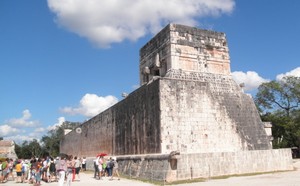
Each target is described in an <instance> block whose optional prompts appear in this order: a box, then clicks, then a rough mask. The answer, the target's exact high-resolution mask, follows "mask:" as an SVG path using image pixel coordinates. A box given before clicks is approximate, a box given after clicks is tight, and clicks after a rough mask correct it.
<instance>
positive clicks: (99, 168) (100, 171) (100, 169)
mask: <svg viewBox="0 0 300 186" xmlns="http://www.w3.org/2000/svg"><path fill="white" fill-rule="evenodd" d="M102 159H103V158H102V157H101V156H100V158H99V159H98V170H99V173H98V177H99V180H101V177H102V175H101V174H102V170H103V169H102V164H103V160H102Z"/></svg>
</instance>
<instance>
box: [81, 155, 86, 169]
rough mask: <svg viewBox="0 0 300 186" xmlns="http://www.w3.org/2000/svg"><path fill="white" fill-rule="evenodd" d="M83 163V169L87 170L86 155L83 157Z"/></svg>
mask: <svg viewBox="0 0 300 186" xmlns="http://www.w3.org/2000/svg"><path fill="white" fill-rule="evenodd" d="M81 165H82V170H83V171H86V157H83V158H82V161H81Z"/></svg>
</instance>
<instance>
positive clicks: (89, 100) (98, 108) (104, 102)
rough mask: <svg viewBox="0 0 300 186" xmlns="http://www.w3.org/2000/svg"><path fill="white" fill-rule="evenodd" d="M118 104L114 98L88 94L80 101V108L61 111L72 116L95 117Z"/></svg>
mask: <svg viewBox="0 0 300 186" xmlns="http://www.w3.org/2000/svg"><path fill="white" fill-rule="evenodd" d="M117 102H118V99H117V98H116V97H114V96H106V97H101V96H100V97H99V96H97V95H96V94H86V95H84V96H83V97H82V99H81V100H80V104H79V106H78V107H75V108H73V107H65V108H62V109H61V111H62V112H63V113H67V114H71V115H78V114H79V115H84V116H87V117H93V116H95V115H97V114H99V113H100V112H102V111H104V110H105V109H107V108H109V107H110V106H112V105H114V104H115V103H117Z"/></svg>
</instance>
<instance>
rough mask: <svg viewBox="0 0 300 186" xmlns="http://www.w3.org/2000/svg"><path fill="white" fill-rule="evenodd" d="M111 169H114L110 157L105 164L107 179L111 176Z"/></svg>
mask: <svg viewBox="0 0 300 186" xmlns="http://www.w3.org/2000/svg"><path fill="white" fill-rule="evenodd" d="M113 167H114V162H113V161H112V158H111V157H110V158H109V160H108V161H107V162H106V168H107V171H108V177H111V176H112V171H113Z"/></svg>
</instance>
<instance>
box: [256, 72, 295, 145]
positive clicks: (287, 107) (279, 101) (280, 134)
mask: <svg viewBox="0 0 300 186" xmlns="http://www.w3.org/2000/svg"><path fill="white" fill-rule="evenodd" d="M255 103H256V105H257V106H258V109H259V111H260V112H261V113H262V114H263V115H262V116H261V118H262V120H263V121H270V122H272V124H273V128H272V133H273V137H274V140H273V146H274V148H283V147H293V146H297V147H299V146H300V112H299V106H300V105H299V103H300V78H299V77H293V76H289V77H285V78H283V79H282V80H280V81H271V82H268V83H263V84H261V85H260V86H259V88H258V93H257V94H256V97H255Z"/></svg>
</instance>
